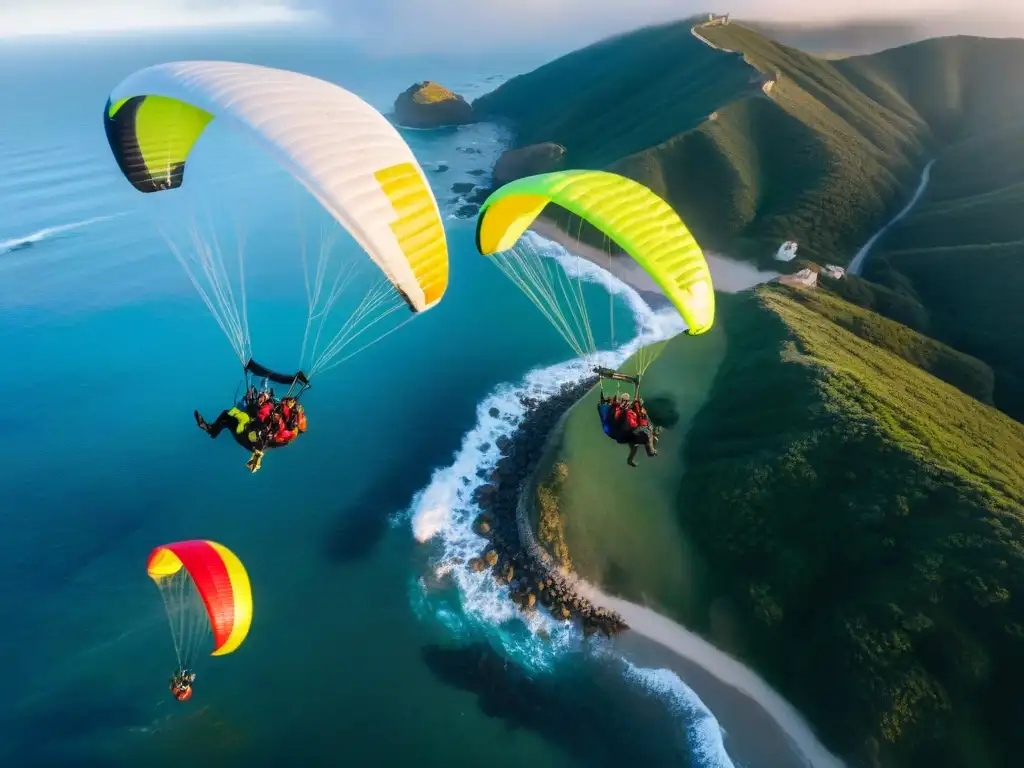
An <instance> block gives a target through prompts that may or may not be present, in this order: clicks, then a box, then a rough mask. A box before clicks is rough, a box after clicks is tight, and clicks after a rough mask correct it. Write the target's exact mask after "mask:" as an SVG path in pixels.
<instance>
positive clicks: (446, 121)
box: [394, 80, 476, 128]
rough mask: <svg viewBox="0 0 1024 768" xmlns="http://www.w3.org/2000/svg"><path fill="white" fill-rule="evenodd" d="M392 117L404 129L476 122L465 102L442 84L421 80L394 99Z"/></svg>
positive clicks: (471, 109)
mask: <svg viewBox="0 0 1024 768" xmlns="http://www.w3.org/2000/svg"><path fill="white" fill-rule="evenodd" d="M394 120H395V122H396V123H398V124H399V125H402V126H405V127H407V128H441V127H443V126H448V125H465V124H466V123H472V122H475V121H476V117H475V116H474V114H473V108H472V107H471V106H470V105H469V103H468V102H467V101H466V100H465V99H464V98H462V97H461V96H459V94H457V93H453V92H452V91H449V90H448V89H447V88H445V87H444V86H443V85H439V84H438V83H435V82H432V81H430V80H424V81H423V82H422V83H414V84H413V85H410V86H409V87H408V88H407V89H406V90H405V91H404V92H402V93H400V94H399V95H398V98H397V99H395V110H394Z"/></svg>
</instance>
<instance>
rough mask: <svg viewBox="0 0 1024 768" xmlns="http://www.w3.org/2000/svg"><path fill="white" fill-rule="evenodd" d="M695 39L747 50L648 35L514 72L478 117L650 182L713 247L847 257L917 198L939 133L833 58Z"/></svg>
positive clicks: (669, 32)
mask: <svg viewBox="0 0 1024 768" xmlns="http://www.w3.org/2000/svg"><path fill="white" fill-rule="evenodd" d="M697 31H698V32H699V33H700V35H703V36H704V37H706V38H707V39H708V40H709V41H710V42H711V43H713V44H714V45H716V46H719V47H721V48H727V49H730V50H732V51H739V52H742V53H741V54H737V53H731V52H725V51H721V50H715V49H714V48H712V47H711V46H709V45H707V44H705V43H703V42H701V41H700V40H699V39H698V38H697V37H696V36H694V34H693V32H692V21H687V22H680V23H676V24H670V25H666V26H660V27H653V28H648V29H642V30H639V31H637V32H633V33H630V34H627V35H623V36H620V37H617V38H614V39H612V40H608V41H605V42H602V43H598V44H597V45H594V46H590V47H588V48H584V49H582V50H580V51H576V52H575V53H572V54H569V55H568V56H565V57H562V58H560V59H557V60H556V61H553V62H551V63H549V64H547V65H545V66H544V67H541V68H540V69H538V70H536V71H534V72H531V73H529V74H527V75H523V76H521V77H517V78H514V79H513V80H511V81H509V82H508V83H506V84H505V85H503V86H502V87H501V88H499V89H498V90H496V91H494V92H493V93H491V94H488V95H486V96H484V97H482V98H480V99H478V100H477V101H476V102H474V105H473V106H474V109H476V110H477V111H478V113H479V114H482V115H489V116H492V117H500V118H502V119H506V120H510V121H511V122H512V123H513V124H514V125H515V126H516V127H517V129H518V143H519V144H520V145H526V144H532V143H536V142H540V141H554V142H557V143H559V144H562V145H563V146H565V147H566V149H567V156H566V164H567V165H570V166H575V167H587V168H609V169H610V170H614V171H617V172H619V173H623V174H624V175H627V176H630V177H632V178H635V179H637V180H638V181H641V182H642V183H644V184H647V185H648V186H649V187H651V188H652V189H654V190H655V191H656V192H658V193H659V194H661V195H662V196H664V197H665V198H666V199H667V200H668V201H669V202H671V203H672V204H673V205H674V207H676V209H677V210H679V212H680V213H681V214H682V215H683V218H684V220H685V221H686V222H687V223H688V224H689V225H690V227H691V229H692V230H693V231H694V233H695V235H696V236H697V238H698V240H699V241H700V242H701V243H702V245H704V246H705V247H707V248H711V249H714V250H720V251H725V252H727V253H731V254H733V255H738V256H742V257H746V258H750V259H754V260H757V261H765V260H770V258H771V256H772V255H773V254H774V253H775V251H776V249H777V248H778V246H779V244H780V243H781V242H782V241H783V240H786V239H790V238H793V239H796V240H797V241H798V242H799V243H800V246H801V254H802V255H806V256H807V257H809V258H812V259H815V260H824V261H828V262H836V263H846V262H847V261H848V260H849V258H851V257H852V255H853V254H854V253H855V252H856V250H857V248H858V247H859V246H860V245H862V244H863V241H864V240H866V239H867V237H868V235H869V233H870V232H871V231H872V229H874V228H877V227H878V226H880V225H881V224H882V223H884V221H885V220H886V218H887V217H888V216H889V215H891V213H893V212H894V211H895V210H897V209H898V208H899V207H900V206H901V204H902V203H903V202H904V201H905V198H906V197H907V195H908V194H909V191H910V190H911V189H912V187H913V184H914V183H915V182H916V177H917V174H918V173H919V170H920V167H921V166H922V165H923V158H924V154H925V152H926V149H925V145H924V143H923V142H924V141H925V138H924V137H925V136H926V134H927V129H926V127H925V126H924V125H923V123H922V122H921V120H920V119H917V118H912V117H908V116H905V115H903V114H898V113H894V112H893V111H892V110H891V109H889V108H887V107H886V106H885V105H882V104H879V103H877V102H875V101H873V100H872V99H871V98H870V97H868V96H867V95H865V94H864V93H862V92H861V91H860V90H858V89H857V88H856V87H855V86H854V85H853V84H852V83H851V82H850V81H849V80H847V79H846V77H845V76H844V75H843V74H842V73H841V72H840V71H839V70H838V69H836V67H835V66H834V65H833V64H832V63H830V62H828V61H825V60H823V59H819V58H816V57H814V56H811V55H809V54H805V53H802V52H800V51H797V50H795V49H792V48H787V47H786V46H783V45H780V44H778V43H775V42H772V41H771V40H769V39H767V38H765V37H762V36H761V35H759V34H757V33H755V32H753V31H751V30H749V29H746V28H744V27H742V26H740V25H738V24H729V25H711V26H706V25H702V26H699V27H698V28H697ZM744 57H745V59H746V61H744ZM769 81H774V83H773V84H768V83H769ZM766 84H767V85H766ZM763 87H766V88H767V91H765V90H763Z"/></svg>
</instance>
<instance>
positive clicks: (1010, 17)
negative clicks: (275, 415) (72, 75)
mask: <svg viewBox="0 0 1024 768" xmlns="http://www.w3.org/2000/svg"><path fill="white" fill-rule="evenodd" d="M709 5H711V4H710V3H707V2H706V0H682V1H681V2H680V0H631V2H630V3H628V4H626V3H623V2H621V0H518V2H516V3H508V2H506V0H501V1H500V2H498V0H435V2H433V3H431V4H429V5H428V4H422V3H418V2H415V1H414V0H374V2H373V3H368V2H366V0H250V1H249V2H241V1H240V0H147V2H146V4H145V5H143V4H142V3H140V2H139V1H138V0H93V2H90V3H88V4H86V3H83V2H81V0H31V2H30V3H29V2H26V3H25V4H24V5H23V6H22V7H19V8H12V7H6V8H4V7H0V40H2V39H22V40H33V39H38V40H44V39H46V38H53V37H67V36H93V35H97V34H111V33H120V34H132V33H140V34H141V33H150V32H170V31H187V30H216V29H223V30H242V29H259V28H264V29H274V30H275V31H276V32H278V33H283V32H285V31H288V32H293V33H297V34H302V33H308V32H316V33H318V34H330V35H334V36H338V37H340V38H343V39H346V40H350V41H353V42H355V43H357V44H360V45H362V46H363V47H366V48H368V49H369V50H371V51H375V52H377V53H379V54H382V55H393V54H402V53H411V54H417V53H433V52H446V51H450V52H460V51H474V52H479V51H485V50H488V49H494V48H502V47H510V46H516V45H525V46H531V47H535V46H538V45H550V46H558V47H561V48H571V47H576V46H579V45H584V44H587V43H589V42H593V41H595V40H598V39H600V38H603V37H607V36H609V35H613V34H616V33H618V32H623V31H628V30H630V29H635V28H637V27H641V26H644V25H647V24H653V23H660V22H667V21H672V20H677V19H682V18H686V17H687V16H691V15H694V14H697V13H706V12H708V11H709V10H714V11H715V12H721V13H724V12H730V13H731V14H732V15H733V16H734V17H737V18H743V19H747V20H750V21H756V22H760V23H787V24H792V23H804V24H809V25H814V26H820V25H823V24H830V25H835V24H844V23H859V22H869V23H893V24H900V23H909V24H911V25H913V26H915V27H919V28H920V29H921V30H922V33H925V34H955V33H958V32H963V33H969V34H987V35H1000V36H1007V35H1013V34H1020V33H1022V32H1024V8H1022V7H1021V4H1019V3H1013V2H1010V0H973V2H971V1H970V0H834V1H833V2H832V3H830V4H828V5H827V7H826V6H823V5H822V4H819V3H815V2H809V0H777V1H776V2H774V3H772V4H770V5H766V4H765V3H763V2H757V1H755V0H734V1H733V2H730V3H728V4H723V5H722V6H721V7H719V8H709V7H708V6H709ZM933 28H934V31H932V30H933Z"/></svg>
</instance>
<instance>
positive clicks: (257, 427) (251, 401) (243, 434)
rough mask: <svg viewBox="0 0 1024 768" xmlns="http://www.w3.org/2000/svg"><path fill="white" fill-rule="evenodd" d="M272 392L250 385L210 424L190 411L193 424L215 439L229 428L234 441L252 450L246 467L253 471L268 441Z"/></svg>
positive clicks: (260, 464)
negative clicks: (193, 418)
mask: <svg viewBox="0 0 1024 768" xmlns="http://www.w3.org/2000/svg"><path fill="white" fill-rule="evenodd" d="M273 393H274V391H273V390H272V389H271V390H268V391H266V392H257V391H256V390H255V389H254V388H250V389H249V391H247V392H246V393H245V397H244V398H243V399H242V401H241V402H239V403H238V404H237V405H235V406H234V407H233V408H230V409H228V410H226V411H221V412H220V415H219V416H217V418H216V420H215V421H214V422H213V424H209V423H207V421H206V420H205V419H204V418H203V417H202V416H201V415H200V414H199V411H193V412H192V415H193V416H194V417H195V420H196V425H197V426H198V427H199V428H200V429H201V430H203V431H204V432H206V433H207V434H208V435H209V436H210V437H211V438H214V439H215V438H216V437H217V436H218V435H219V434H220V433H221V432H223V431H224V430H225V429H228V428H230V429H231V432H232V436H233V437H234V438H235V442H236V443H238V444H239V445H241V446H242V447H243V448H245V449H246V450H248V451H251V452H252V453H251V455H250V457H249V461H247V462H246V464H245V466H246V467H248V469H249V471H250V472H256V471H258V470H259V469H260V467H261V466H262V463H263V452H264V449H265V448H266V446H267V444H268V443H269V442H270V440H271V415H272V414H273V411H274V394H273Z"/></svg>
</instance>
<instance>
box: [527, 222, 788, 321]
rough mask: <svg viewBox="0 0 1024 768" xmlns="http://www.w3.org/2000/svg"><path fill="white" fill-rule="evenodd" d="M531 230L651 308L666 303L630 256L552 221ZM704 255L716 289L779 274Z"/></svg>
mask: <svg viewBox="0 0 1024 768" xmlns="http://www.w3.org/2000/svg"><path fill="white" fill-rule="evenodd" d="M530 229H531V230H533V231H534V232H536V233H537V234H538V235H540V236H541V237H543V238H546V239H548V240H551V241H553V242H556V243H558V244H559V245H561V246H562V247H563V248H565V249H566V250H567V251H569V252H570V253H573V254H576V255H577V256H582V257H583V258H585V259H587V260H588V261H591V262H593V263H594V264H597V265H598V266H599V267H601V268H602V269H607V270H608V271H609V272H611V273H612V274H613V275H615V277H617V278H618V279H619V280H621V281H622V282H624V283H626V285H628V286H630V287H631V288H633V289H634V290H635V291H637V292H638V293H639V294H640V296H641V297H643V299H644V301H646V302H647V303H648V304H649V305H650V306H651V308H652V309H659V308H660V307H663V306H665V303H666V302H667V299H666V298H665V294H664V293H662V290H661V288H659V287H658V284H657V283H655V282H654V279H653V278H652V277H651V276H650V275H649V274H647V272H645V271H644V269H643V267H641V266H640V265H639V264H637V263H636V262H635V261H633V259H631V258H629V257H628V256H609V255H608V254H607V253H605V252H604V251H602V250H601V249H599V248H595V247H594V246H592V245H588V244H586V243H581V242H580V241H579V240H577V239H576V238H575V237H573V236H572V235H570V234H568V233H566V232H563V231H562V230H561V229H559V228H558V227H557V226H555V225H554V224H553V223H552V222H550V221H546V220H544V219H536V220H535V221H534V222H533V224H531V225H530ZM704 258H705V259H706V260H707V262H708V268H709V269H710V270H711V279H712V281H713V282H714V284H715V290H717V291H724V292H725V293H736V292H738V291H744V290H746V289H747V288H751V287H753V286H755V285H759V284H761V283H767V282H769V281H771V280H774V279H775V278H777V277H779V275H780V273H779V272H771V271H768V272H762V271H761V270H759V269H758V268H757V267H755V266H753V265H751V264H748V263H746V262H743V261H736V260H734V259H730V258H728V257H726V256H722V255H721V254H717V253H710V252H708V251H705V252H704Z"/></svg>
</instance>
